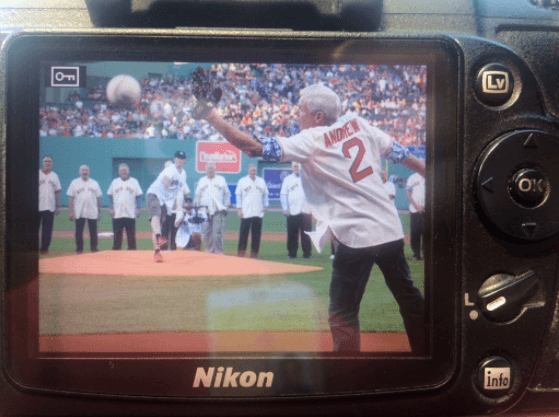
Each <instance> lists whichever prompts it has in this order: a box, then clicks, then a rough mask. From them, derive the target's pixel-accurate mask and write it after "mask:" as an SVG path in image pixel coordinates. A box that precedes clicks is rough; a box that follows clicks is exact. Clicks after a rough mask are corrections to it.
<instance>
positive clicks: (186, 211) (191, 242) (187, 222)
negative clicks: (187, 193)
mask: <svg viewBox="0 0 559 417" xmlns="http://www.w3.org/2000/svg"><path fill="white" fill-rule="evenodd" d="M201 208H202V207H201V206H196V207H194V206H192V199H190V198H189V199H187V200H186V201H185V203H184V205H183V210H179V212H178V213H177V218H176V220H175V227H177V228H178V230H177V236H176V238H175V242H176V244H177V248H181V249H185V250H188V249H190V250H197V251H200V250H202V228H203V227H204V225H205V224H206V223H207V219H208V216H207V214H206V213H205V212H204V211H203V210H200V209H201Z"/></svg>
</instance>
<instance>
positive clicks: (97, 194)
mask: <svg viewBox="0 0 559 417" xmlns="http://www.w3.org/2000/svg"><path fill="white" fill-rule="evenodd" d="M66 195H67V196H68V200H69V202H68V210H69V212H70V220H72V221H74V220H75V222H76V234H75V236H76V253H77V254H78V255H79V254H81V253H83V230H84V228H85V222H86V220H87V227H88V228H89V236H90V237H89V239H90V247H91V252H97V220H101V217H102V216H103V214H102V213H101V197H103V192H102V191H101V187H99V183H98V182H97V181H95V180H94V179H92V178H90V177H89V167H88V166H87V165H82V166H81V167H80V177H79V178H76V179H75V180H73V181H72V182H71V183H70V187H69V188H68V191H67V192H66Z"/></svg>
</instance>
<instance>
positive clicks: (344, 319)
mask: <svg viewBox="0 0 559 417" xmlns="http://www.w3.org/2000/svg"><path fill="white" fill-rule="evenodd" d="M199 104H200V102H199ZM202 104H203V103H202ZM200 107H201V106H198V108H197V112H198V113H197V114H198V116H197V117H201V118H204V119H205V120H206V121H208V123H209V124H210V125H211V126H213V127H214V128H215V129H217V130H218V131H219V132H220V133H221V134H222V135H223V136H224V137H225V139H227V140H228V141H229V142H230V143H232V144H233V145H234V146H236V147H237V148H239V149H241V150H242V151H244V152H245V153H247V154H248V155H249V156H250V157H257V156H261V155H262V156H263V158H264V160H267V161H295V162H299V163H300V164H301V183H302V185H303V190H304V192H305V196H306V197H307V200H308V202H309V204H310V206H311V210H312V213H313V216H314V217H315V218H316V219H317V228H316V231H315V232H313V236H312V240H313V242H314V244H315V246H316V248H317V250H318V251H319V252H321V251H322V248H323V247H324V245H325V244H326V242H327V241H328V239H329V238H330V237H332V238H333V239H334V240H335V242H336V245H337V248H336V253H335V258H334V261H333V271H332V279H331V283H330V306H329V323H330V329H331V331H332V336H333V340H334V350H335V351H359V350H360V325H359V307H360V304H361V299H362V297H363V294H364V292H365V286H366V284H367V281H368V280H369V276H370V273H371V269H372V267H373V265H374V264H375V263H376V264H377V265H378V266H379V268H380V269H381V271H382V273H383V274H384V277H385V281H386V284H387V285H388V288H389V289H390V290H391V292H392V294H393V295H394V297H395V299H396V301H397V302H398V305H399V307H400V312H401V314H402V317H403V321H404V326H405V328H406V332H407V334H408V338H409V341H410V345H411V347H412V350H413V351H414V353H416V354H425V353H426V352H427V330H426V323H425V317H424V299H423V295H422V294H421V292H420V290H419V289H418V288H417V287H416V286H415V284H414V282H413V279H412V276H411V272H410V269H409V266H408V264H407V262H406V259H405V256H404V240H403V238H404V232H403V228H402V224H401V222H400V218H399V216H398V212H397V210H396V207H395V205H394V204H393V203H392V201H390V199H389V198H388V195H387V193H386V192H385V191H384V189H383V188H382V180H381V178H380V172H381V168H382V167H381V157H385V158H387V159H388V160H390V161H391V162H393V163H401V164H403V165H404V166H406V167H408V168H410V169H412V170H414V171H417V172H419V173H420V174H421V175H425V164H424V163H423V162H421V161H419V160H418V159H417V158H415V157H414V156H413V155H411V154H410V153H409V151H408V149H407V148H404V147H403V146H401V145H400V144H399V143H397V142H395V141H394V140H393V139H392V138H391V137H390V136H389V135H387V134H386V133H384V132H382V131H381V130H380V129H377V128H375V127H372V126H370V125H369V123H368V122H367V121H366V120H364V119H362V118H360V117H358V116H356V115H353V114H348V115H347V116H343V117H340V118H338V117H339V113H340V110H341V102H340V99H339V97H338V96H337V95H336V93H334V92H333V91H332V90H330V89H329V88H327V87H324V86H322V85H318V84H315V85H311V86H309V87H306V88H305V89H304V90H303V91H302V92H301V98H300V101H299V110H298V118H299V126H300V133H299V134H297V135H295V136H292V137H289V138H285V137H277V138H264V139H262V141H263V143H259V142H257V141H256V140H254V139H253V138H252V137H251V136H250V135H248V134H246V133H244V132H241V131H240V130H238V129H237V128H235V127H233V126H231V125H230V124H229V123H227V122H226V121H225V120H223V119H222V118H221V117H220V116H219V115H218V114H217V112H216V111H215V110H214V109H213V108H212V106H211V105H210V106H207V108H206V109H204V108H203V107H202V108H200Z"/></svg>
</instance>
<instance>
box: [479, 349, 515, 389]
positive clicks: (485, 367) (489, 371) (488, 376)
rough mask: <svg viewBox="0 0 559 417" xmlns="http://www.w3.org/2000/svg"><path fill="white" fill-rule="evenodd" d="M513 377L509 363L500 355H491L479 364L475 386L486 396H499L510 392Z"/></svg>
mask: <svg viewBox="0 0 559 417" xmlns="http://www.w3.org/2000/svg"><path fill="white" fill-rule="evenodd" d="M513 378H514V370H513V367H512V365H511V363H510V362H509V361H508V360H506V359H505V358H503V357H501V356H491V357H489V358H487V359H485V360H484V361H482V362H481V363H480V364H479V366H478V368H477V378H476V386H477V388H478V390H479V391H480V392H481V393H482V394H483V395H485V396H486V397H489V398H500V397H504V396H506V395H508V394H509V393H510V391H511V389H512V386H513Z"/></svg>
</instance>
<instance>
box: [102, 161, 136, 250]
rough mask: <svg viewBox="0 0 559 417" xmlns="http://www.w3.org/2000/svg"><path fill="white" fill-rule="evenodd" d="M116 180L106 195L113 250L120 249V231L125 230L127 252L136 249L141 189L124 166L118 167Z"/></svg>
mask: <svg viewBox="0 0 559 417" xmlns="http://www.w3.org/2000/svg"><path fill="white" fill-rule="evenodd" d="M118 175H119V177H118V178H115V179H114V180H113V181H112V182H111V185H110V186H109V190H108V191H107V194H108V195H109V201H110V208H111V216H112V218H113V232H114V239H113V250H120V249H121V247H122V231H123V230H126V239H127V241H128V250H135V249H136V219H137V218H139V217H140V214H141V211H140V210H141V198H142V194H143V192H142V188H141V187H140V184H139V183H138V180H137V179H136V178H133V177H131V176H130V168H129V167H128V165H126V164H120V165H119V166H118Z"/></svg>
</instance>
